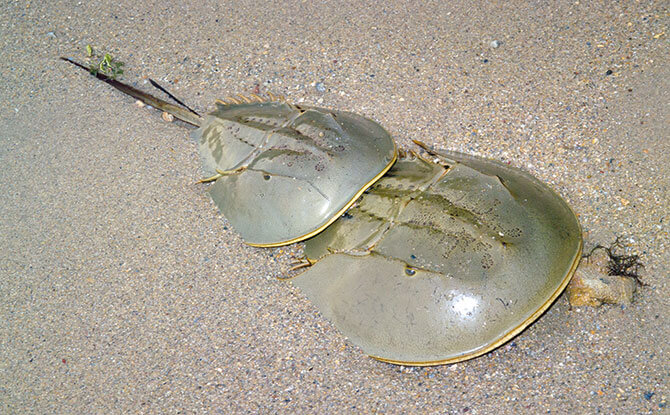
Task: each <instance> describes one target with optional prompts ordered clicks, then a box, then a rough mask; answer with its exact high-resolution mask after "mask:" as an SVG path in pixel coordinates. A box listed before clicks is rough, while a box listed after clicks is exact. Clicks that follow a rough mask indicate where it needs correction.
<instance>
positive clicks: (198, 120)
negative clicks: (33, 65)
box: [61, 57, 202, 127]
mask: <svg viewBox="0 0 670 415" xmlns="http://www.w3.org/2000/svg"><path fill="white" fill-rule="evenodd" d="M61 59H62V60H64V61H66V62H69V63H71V64H73V65H75V66H77V67H79V68H81V69H83V70H85V71H86V72H90V71H89V69H88V68H87V67H85V66H84V65H82V64H80V63H79V62H76V61H74V60H72V59H69V58H63V57H61ZM92 75H93V76H95V77H96V78H98V79H99V80H101V81H104V82H106V83H108V84H109V85H111V86H112V87H114V88H116V89H118V90H119V91H121V92H123V93H124V94H127V95H130V96H131V97H133V98H135V99H138V100H140V101H142V102H144V103H145V104H147V105H150V106H152V107H154V108H156V109H159V110H161V111H165V112H167V113H170V114H172V115H174V116H175V117H176V118H178V119H180V120H182V121H184V122H185V123H188V124H191V125H195V126H196V127H199V126H200V125H201V124H202V117H201V116H200V115H197V114H195V113H193V112H191V111H188V110H186V109H184V108H182V107H179V106H177V105H174V104H171V103H169V102H167V101H163V100H162V99H160V98H156V97H155V96H153V95H150V94H147V93H146V92H143V91H140V90H139V89H137V88H134V87H132V86H130V85H126V84H124V83H123V82H119V81H117V80H116V79H112V78H110V77H108V76H106V75H104V74H101V73H99V72H98V73H95V74H92Z"/></svg>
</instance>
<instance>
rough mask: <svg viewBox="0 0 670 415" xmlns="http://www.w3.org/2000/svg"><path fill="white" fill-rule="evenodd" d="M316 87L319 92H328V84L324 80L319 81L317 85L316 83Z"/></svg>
mask: <svg viewBox="0 0 670 415" xmlns="http://www.w3.org/2000/svg"><path fill="white" fill-rule="evenodd" d="M314 88H316V90H317V91H319V92H326V86H325V85H324V84H323V82H317V83H316V85H314Z"/></svg>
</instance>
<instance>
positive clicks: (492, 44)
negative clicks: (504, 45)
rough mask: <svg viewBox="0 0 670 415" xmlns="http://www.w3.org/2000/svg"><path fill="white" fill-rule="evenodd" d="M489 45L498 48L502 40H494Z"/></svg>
mask: <svg viewBox="0 0 670 415" xmlns="http://www.w3.org/2000/svg"><path fill="white" fill-rule="evenodd" d="M489 46H491V47H492V48H493V49H498V47H500V41H499V40H492V41H491V43H489Z"/></svg>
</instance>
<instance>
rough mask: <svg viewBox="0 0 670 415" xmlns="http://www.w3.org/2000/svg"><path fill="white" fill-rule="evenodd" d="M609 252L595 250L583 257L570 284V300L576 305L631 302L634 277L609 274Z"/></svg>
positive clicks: (591, 305) (633, 290)
mask: <svg viewBox="0 0 670 415" xmlns="http://www.w3.org/2000/svg"><path fill="white" fill-rule="evenodd" d="M607 260H608V257H607V254H606V253H605V252H604V251H603V250H600V251H597V252H594V253H593V255H592V256H591V257H590V258H588V259H583V260H582V262H581V264H579V267H578V268H577V270H576V271H575V275H574V276H573V277H572V280H571V281H570V284H569V285H568V288H567V292H568V300H569V301H570V305H572V306H575V307H581V306H590V307H600V306H601V305H602V304H603V303H604V304H630V302H631V301H632V300H633V293H634V292H635V288H636V282H635V280H633V279H632V278H628V277H623V276H619V275H607V268H606V266H607Z"/></svg>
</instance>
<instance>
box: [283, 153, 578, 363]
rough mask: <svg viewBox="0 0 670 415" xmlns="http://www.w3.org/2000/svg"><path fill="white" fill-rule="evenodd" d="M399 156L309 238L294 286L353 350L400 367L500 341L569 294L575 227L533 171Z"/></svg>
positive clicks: (462, 356)
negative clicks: (306, 263)
mask: <svg viewBox="0 0 670 415" xmlns="http://www.w3.org/2000/svg"><path fill="white" fill-rule="evenodd" d="M441 154H442V156H441V157H439V158H438V159H437V160H436V161H437V163H433V162H431V161H428V160H425V159H422V158H420V157H416V156H412V157H408V158H401V159H400V160H399V161H398V162H397V163H396V164H395V166H394V167H393V168H392V169H391V170H390V171H389V173H388V174H387V175H386V176H385V177H383V178H382V179H381V180H379V181H378V182H377V183H376V184H375V185H374V186H373V187H371V188H370V190H369V191H368V192H367V193H366V194H364V195H363V197H362V199H361V200H360V202H359V203H357V205H356V206H355V207H353V208H352V209H350V210H349V212H347V213H346V214H345V215H344V216H343V217H342V218H340V219H339V220H338V221H336V222H335V223H334V224H333V225H331V226H330V227H329V228H328V229H326V230H325V231H324V232H322V233H321V234H319V235H317V236H316V237H315V238H313V239H311V240H309V241H307V242H306V246H305V254H306V256H307V258H309V259H310V260H311V261H316V263H315V264H314V265H312V266H311V267H310V268H308V270H307V271H305V272H304V273H302V274H301V275H299V276H297V277H295V278H293V279H292V281H293V283H294V284H295V285H296V286H298V287H300V288H301V289H302V291H303V292H304V293H305V294H306V295H307V296H308V297H309V298H310V299H311V300H312V301H313V302H314V303H315V304H316V306H317V307H318V308H319V310H320V311H321V313H322V314H323V315H324V316H325V317H326V318H328V319H329V320H331V322H332V323H333V324H334V325H335V326H336V327H337V328H338V329H339V330H340V331H341V332H342V333H343V334H344V335H345V336H347V337H348V338H349V339H350V340H351V341H352V342H353V343H354V344H356V345H358V346H360V347H361V348H362V349H363V351H365V352H366V353H367V354H369V355H371V356H372V357H374V358H377V359H379V360H383V361H386V362H390V363H397V364H405V365H436V364H443V363H453V362H458V361H461V360H466V359H470V358H473V357H476V356H479V355H481V354H484V353H486V352H488V351H490V350H492V349H494V348H496V347H498V346H500V345H501V344H503V343H505V342H506V341H508V340H509V339H511V338H512V337H513V336H515V335H516V334H518V333H519V332H520V331H521V330H523V329H524V328H525V327H526V326H528V325H529V324H530V323H531V322H533V321H534V320H535V319H537V318H538V317H539V316H540V315H541V314H542V313H543V312H544V311H545V310H546V309H547V308H548V307H549V306H550V305H551V303H552V302H553V301H554V300H555V299H556V298H557V297H558V295H559V294H560V293H561V292H562V290H563V289H564V288H565V286H566V285H567V283H568V281H569V279H570V277H571V275H572V273H573V272H574V269H575V268H576V266H577V263H578V261H579V258H580V253H581V245H582V240H581V230H580V226H579V223H578V221H577V219H576V217H575V215H574V214H573V212H572V211H571V210H570V208H569V207H568V205H567V204H566V203H565V202H564V201H563V200H562V199H561V198H560V197H559V196H558V195H557V194H556V193H554V192H553V191H552V190H551V189H549V188H548V187H547V186H546V185H544V184H542V183H540V182H539V181H538V180H536V179H535V178H533V177H532V176H530V175H529V174H527V173H525V172H523V171H520V170H518V169H514V168H511V167H509V166H505V165H503V164H500V163H497V162H494V161H491V160H486V159H481V158H476V157H471V156H466V155H463V154H458V153H441Z"/></svg>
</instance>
